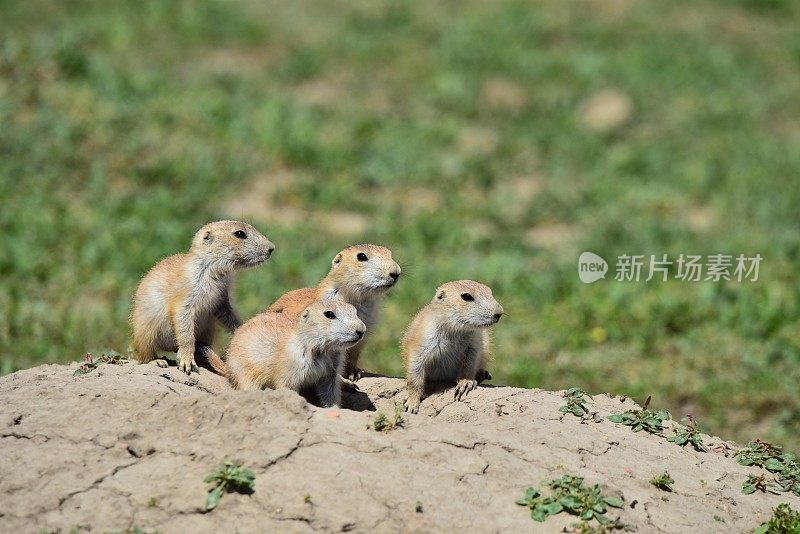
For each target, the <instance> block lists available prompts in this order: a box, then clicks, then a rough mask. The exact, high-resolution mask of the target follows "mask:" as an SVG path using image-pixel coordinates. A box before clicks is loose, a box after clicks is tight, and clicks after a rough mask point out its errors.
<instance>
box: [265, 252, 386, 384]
mask: <svg viewBox="0 0 800 534" xmlns="http://www.w3.org/2000/svg"><path fill="white" fill-rule="evenodd" d="M359 254H365V255H366V257H367V261H359V260H358V255H359ZM399 276H400V266H399V265H397V263H396V262H395V261H394V260H393V259H392V251H391V250H389V249H388V248H385V247H380V246H377V245H353V246H351V247H347V248H346V249H344V250H342V251H341V252H339V253H338V254H337V255H336V257H334V258H333V261H332V262H331V270H330V272H328V274H327V276H325V278H323V279H322V281H321V282H320V283H319V284H317V286H316V287H306V288H303V289H296V290H294V291H289V292H288V293H286V294H284V295H283V296H282V297H280V298H279V299H278V300H276V301H275V302H274V303H273V304H272V305H271V306H270V307H269V308H268V309H267V311H271V312H277V313H284V314H287V315H289V316H291V317H298V316H299V315H300V313H301V312H302V311H303V310H304V309H305V308H306V307H307V306H308V305H309V304H311V303H312V302H314V301H317V300H320V299H323V298H327V297H330V296H333V295H336V296H339V297H341V298H342V299H344V301H345V302H348V303H350V304H352V305H353V306H355V307H356V311H357V312H358V317H359V319H361V320H362V321H364V324H365V325H366V326H367V332H370V331H372V329H373V328H374V327H375V324H376V323H377V322H378V304H379V302H380V299H381V298H382V297H383V295H384V294H385V293H386V292H387V291H388V290H389V289H390V288H392V287H393V286H394V284H395V283H396V281H397V279H398V278H399ZM363 347H364V342H363V341H362V342H361V343H359V344H358V345H356V346H355V347H352V348H350V349H348V350H347V359H346V362H345V370H344V376H345V377H346V378H349V379H350V380H353V381H355V380H358V379H359V378H360V376H361V370H360V369H359V368H358V358H359V356H360V355H361V350H362V349H363Z"/></svg>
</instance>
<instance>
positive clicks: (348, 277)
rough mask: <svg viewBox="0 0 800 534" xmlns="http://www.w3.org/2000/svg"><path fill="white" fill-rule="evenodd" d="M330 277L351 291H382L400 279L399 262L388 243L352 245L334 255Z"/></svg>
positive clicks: (344, 289) (350, 292)
mask: <svg viewBox="0 0 800 534" xmlns="http://www.w3.org/2000/svg"><path fill="white" fill-rule="evenodd" d="M328 277H329V278H330V279H332V280H333V281H335V282H336V283H337V285H338V286H339V287H340V288H341V289H342V290H343V292H345V293H348V294H354V293H355V294H360V293H363V292H368V293H369V292H372V293H382V292H385V291H388V290H389V289H390V288H392V287H393V286H394V285H395V284H396V283H397V280H398V279H399V278H400V266H399V265H397V262H396V261H394V259H392V251H391V250H389V249H388V248H386V247H380V246H378V245H353V246H351V247H347V248H346V249H344V250H343V251H341V252H339V253H338V254H337V255H336V257H334V258H333V262H331V271H330V273H329V274H328Z"/></svg>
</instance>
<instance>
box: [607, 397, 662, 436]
mask: <svg viewBox="0 0 800 534" xmlns="http://www.w3.org/2000/svg"><path fill="white" fill-rule="evenodd" d="M649 405H650V397H647V400H646V401H645V403H644V406H643V407H642V409H641V410H627V411H625V412H623V413H618V414H613V415H609V416H608V420H609V421H612V422H614V423H622V424H623V425H625V426H629V427H631V430H633V431H634V432H639V431H642V430H644V431H646V432H649V433H650V434H656V435H659V436H663V431H664V421H668V420H669V419H671V418H672V416H671V415H670V413H669V412H668V411H667V410H658V411H657V412H654V411H652V410H648V409H647V407H648V406H649Z"/></svg>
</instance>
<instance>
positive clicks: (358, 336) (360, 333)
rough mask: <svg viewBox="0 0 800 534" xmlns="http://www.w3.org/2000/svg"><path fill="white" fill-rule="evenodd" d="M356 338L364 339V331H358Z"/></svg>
mask: <svg viewBox="0 0 800 534" xmlns="http://www.w3.org/2000/svg"><path fill="white" fill-rule="evenodd" d="M356 337H357V338H358V339H361V338H362V337H364V331H363V330H356Z"/></svg>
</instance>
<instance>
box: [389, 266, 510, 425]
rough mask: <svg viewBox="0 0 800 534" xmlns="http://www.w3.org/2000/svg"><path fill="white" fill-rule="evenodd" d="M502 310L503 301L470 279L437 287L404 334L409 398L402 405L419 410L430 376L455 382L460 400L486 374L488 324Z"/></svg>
mask: <svg viewBox="0 0 800 534" xmlns="http://www.w3.org/2000/svg"><path fill="white" fill-rule="evenodd" d="M502 315H503V307H502V306H501V305H500V304H499V303H498V302H497V301H496V300H495V299H494V297H493V296H492V290H491V289H489V288H488V287H487V286H485V285H483V284H480V283H478V282H473V281H472V280H459V281H456V282H447V283H446V284H443V285H441V286H439V287H438V288H437V289H436V294H435V296H434V297H433V300H432V301H431V303H430V304H428V305H427V306H425V307H424V308H422V309H421V310H420V311H419V312H418V313H417V315H416V316H414V319H412V320H411V323H410V324H409V325H408V328H407V329H406V333H405V335H404V336H403V342H402V350H403V360H404V361H405V365H406V378H407V387H408V398H407V399H406V401H405V409H406V411H409V412H411V413H417V412H418V411H419V405H420V402H422V396H423V395H424V392H425V384H426V382H428V381H447V382H455V383H456V388H455V399H456V400H461V399H462V398H463V397H464V396H465V395H466V394H467V393H469V392H470V391H472V390H473V389H475V388H476V387H477V385H478V382H479V381H482V380H483V379H484V378H487V377H489V375H488V373H487V372H486V371H485V369H486V358H487V357H488V354H489V333H488V331H487V328H488V327H490V326H492V325H493V324H496V323H497V322H498V321H499V320H500V317H502Z"/></svg>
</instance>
